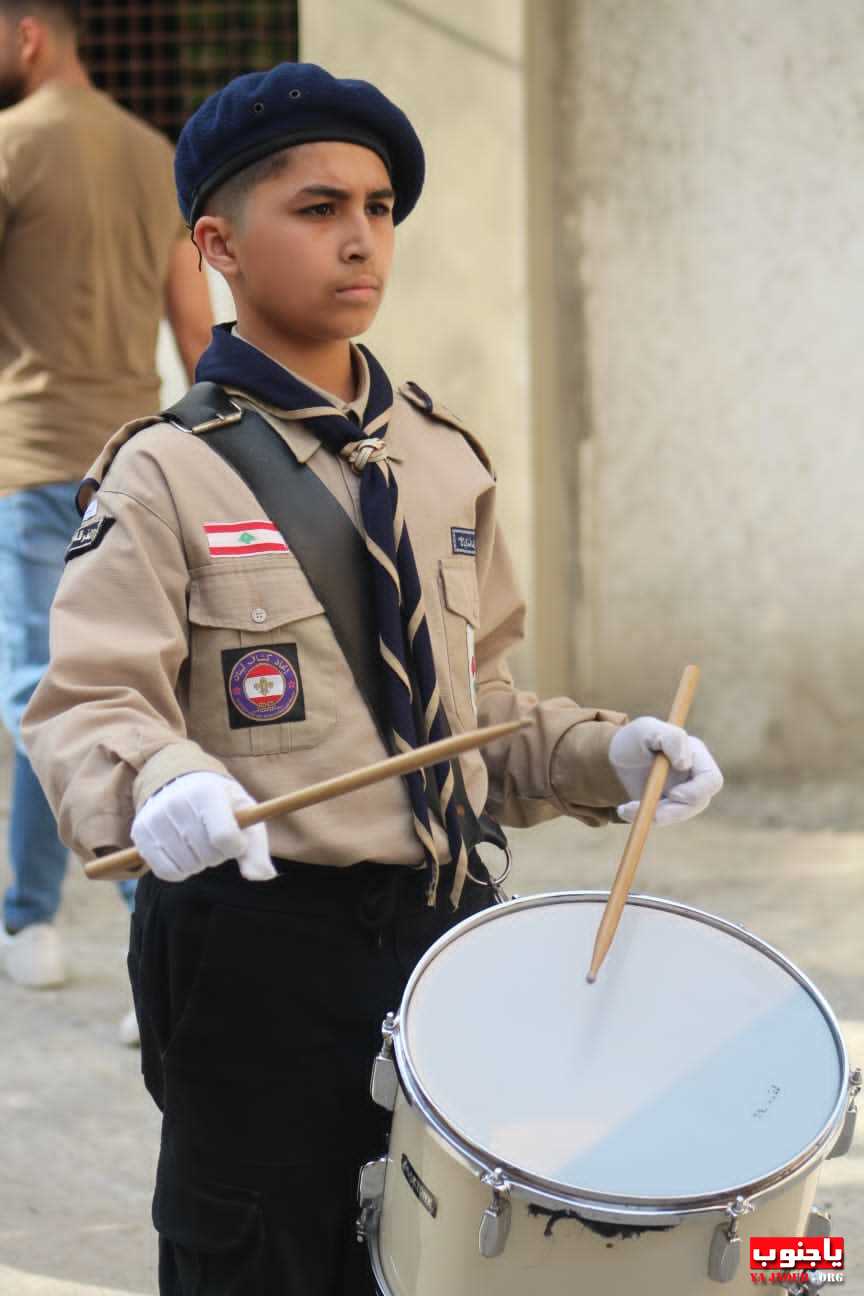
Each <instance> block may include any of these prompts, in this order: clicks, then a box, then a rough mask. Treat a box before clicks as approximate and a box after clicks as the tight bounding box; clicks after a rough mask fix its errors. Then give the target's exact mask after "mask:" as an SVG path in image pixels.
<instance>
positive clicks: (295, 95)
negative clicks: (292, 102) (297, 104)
mask: <svg viewBox="0 0 864 1296" xmlns="http://www.w3.org/2000/svg"><path fill="white" fill-rule="evenodd" d="M302 94H303V91H302V90H289V91H288V98H289V99H299V98H300V96H301V95H302Z"/></svg>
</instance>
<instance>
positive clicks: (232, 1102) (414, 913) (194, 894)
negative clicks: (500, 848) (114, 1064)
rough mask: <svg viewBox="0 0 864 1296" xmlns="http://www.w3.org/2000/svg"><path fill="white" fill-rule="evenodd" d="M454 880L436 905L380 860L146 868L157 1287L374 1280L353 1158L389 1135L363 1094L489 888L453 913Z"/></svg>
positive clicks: (283, 1289) (368, 1292)
mask: <svg viewBox="0 0 864 1296" xmlns="http://www.w3.org/2000/svg"><path fill="white" fill-rule="evenodd" d="M472 871H474V872H476V871H477V865H473V866H472ZM482 875H483V874H482V872H481V873H480V874H478V876H482ZM449 882H450V871H449V870H442V879H441V886H440V889H439V903H438V906H437V908H435V909H430V908H429V907H428V905H427V904H426V901H425V896H424V890H423V885H424V883H423V876H422V874H420V873H417V872H413V871H409V870H407V869H393V868H386V867H384V866H380V865H373V864H368V865H358V866H356V867H355V868H352V869H345V870H338V869H328V868H316V867H312V866H308V865H295V864H286V865H285V866H284V869H283V871H281V872H280V876H279V877H278V878H277V879H276V880H275V881H272V882H266V883H251V882H247V881H245V880H244V879H243V878H241V876H240V874H239V872H238V870H237V867H236V865H235V864H234V863H233V862H229V863H227V864H224V865H222V866H221V867H219V868H217V869H210V870H207V871H206V872H205V873H202V874H199V875H198V876H197V877H194V878H190V879H188V880H187V881H185V882H183V883H180V884H174V885H172V884H168V883H164V882H160V881H159V880H158V879H157V878H155V877H154V876H153V875H152V874H148V875H146V876H145V877H144V878H143V879H142V881H141V882H140V883H139V886H138V893H137V896H136V902H135V913H134V916H133V920H132V940H131V944H130V953H129V974H130V978H131V981H132V990H133V994H134V997H135V1007H136V1011H137V1014H138V1021H139V1025H140V1028H141V1060H142V1069H143V1072H144V1079H145V1083H146V1085H147V1088H148V1090H149V1091H150V1093H151V1094H152V1096H153V1098H154V1100H155V1101H156V1103H157V1104H158V1106H159V1107H160V1108H161V1110H162V1113H163V1121H162V1142H161V1148H160V1158H159V1168H158V1171H157V1180H156V1191H155V1195H154V1199H153V1222H154V1225H155V1227H156V1229H157V1231H158V1233H159V1240H160V1263H159V1290H160V1293H161V1296H374V1293H375V1292H376V1291H377V1288H376V1285H375V1282H374V1280H373V1278H372V1275H371V1271H370V1268H369V1264H368V1260H367V1256H366V1248H365V1247H364V1246H362V1245H361V1244H359V1243H358V1242H357V1241H356V1237H355V1234H354V1222H355V1218H356V1214H357V1205H356V1186H357V1174H358V1171H359V1168H360V1166H361V1165H362V1164H363V1163H364V1162H365V1161H368V1160H371V1159H373V1158H374V1157H378V1156H381V1155H382V1154H383V1152H384V1151H385V1148H386V1135H387V1126H388V1123H389V1113H386V1112H384V1111H382V1110H381V1109H380V1108H378V1107H377V1106H376V1105H375V1104H374V1103H373V1102H372V1100H371V1099H370V1097H369V1078H370V1074H371V1069H372V1061H373V1058H374V1056H375V1054H376V1053H377V1052H378V1048H379V1046H380V1040H381V1022H382V1020H383V1018H384V1016H385V1014H386V1013H387V1012H391V1011H396V1010H397V1009H398V1007H399V1003H400V999H401V996H402V991H403V989H404V986H405V983H406V981H407V979H408V977H409V975H410V973H411V971H412V970H413V968H414V966H415V964H416V963H417V961H418V959H419V958H420V957H421V955H422V954H423V953H424V952H425V950H426V949H428V947H429V946H430V945H431V944H432V943H433V942H434V941H435V940H437V938H438V937H439V936H440V935H441V934H442V933H443V932H445V931H447V930H448V929H449V928H450V927H452V926H453V925H454V924H455V923H456V922H458V921H461V919H462V918H465V917H467V916H468V915H469V914H471V913H475V912H478V911H479V910H481V909H485V908H487V907H488V906H489V905H490V904H492V903H493V902H494V899H495V897H494V894H493V892H492V890H491V889H490V888H489V887H488V886H484V885H479V884H477V883H474V882H472V881H470V880H469V881H468V882H466V885H465V891H464V893H463V897H462V900H461V902H460V905H459V909H458V911H457V912H455V913H454V912H453V910H452V909H451V907H450V904H449V900H448V893H449Z"/></svg>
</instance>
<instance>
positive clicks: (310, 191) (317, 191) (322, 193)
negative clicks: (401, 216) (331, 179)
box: [296, 185, 396, 199]
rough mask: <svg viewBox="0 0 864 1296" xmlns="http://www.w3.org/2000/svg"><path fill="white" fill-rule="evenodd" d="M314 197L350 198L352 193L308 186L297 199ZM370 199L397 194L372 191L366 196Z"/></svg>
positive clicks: (301, 190)
mask: <svg viewBox="0 0 864 1296" xmlns="http://www.w3.org/2000/svg"><path fill="white" fill-rule="evenodd" d="M305 196H314V197H316V198H350V197H351V193H350V190H348V189H337V188H334V187H333V186H332V185H306V186H305V188H303V189H298V191H297V194H296V197H297V198H302V197H305ZM366 197H367V199H369V198H395V197H396V194H395V192H394V191H393V190H392V189H371V190H369V192H368V193H367V194H366Z"/></svg>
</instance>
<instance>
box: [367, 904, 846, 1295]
mask: <svg viewBox="0 0 864 1296" xmlns="http://www.w3.org/2000/svg"><path fill="white" fill-rule="evenodd" d="M605 901H606V895H605V893H603V894H600V893H596V892H590V893H589V892H562V893H556V894H552V895H538V896H528V897H525V898H522V899H519V900H514V901H511V902H509V903H507V904H504V905H501V906H497V907H495V908H492V909H489V910H486V911H485V912H483V913H480V914H477V915H475V916H474V917H472V918H469V919H468V920H467V921H465V922H464V923H462V924H460V925H459V926H458V927H456V928H454V929H453V930H452V931H451V932H449V933H447V935H445V936H443V937H442V938H441V939H440V940H439V941H438V942H437V944H435V945H434V946H432V948H431V949H430V950H429V951H428V952H427V954H426V955H425V956H424V958H423V959H422V960H421V962H420V963H419V964H418V966H417V968H416V970H415V971H414V974H413V976H412V977H411V979H410V981H409V983H408V985H407V987H406V989H405V993H404V996H403V999H402V1004H401V1007H400V1009H399V1014H398V1018H395V1019H389V1020H388V1022H387V1023H386V1024H385V1042H384V1046H383V1048H382V1053H381V1056H380V1057H379V1059H378V1060H377V1062H376V1069H375V1073H374V1076H373V1096H374V1097H375V1098H376V1100H377V1101H379V1102H382V1103H383V1104H384V1105H388V1106H392V1107H393V1124H392V1131H391V1136H390V1145H389V1151H388V1155H387V1156H386V1157H385V1158H383V1159H382V1160H381V1161H378V1162H371V1163H370V1164H369V1165H368V1166H366V1167H365V1168H364V1171H363V1174H362V1175H361V1220H360V1224H361V1231H362V1233H363V1234H364V1235H365V1237H366V1238H367V1241H368V1244H369V1247H370V1253H371V1259H372V1265H373V1269H374V1272H375V1276H376V1280H377V1282H378V1285H379V1287H380V1289H381V1291H382V1292H383V1293H385V1296H441V1294H442V1293H447V1296H483V1294H484V1293H495V1296H526V1293H530V1296H552V1294H554V1296H575V1293H576V1292H579V1293H587V1292H589V1291H590V1292H598V1293H599V1292H603V1293H606V1294H607V1296H618V1293H622V1294H623V1293H625V1292H629V1291H639V1292H645V1293H657V1296H660V1293H662V1294H663V1296H713V1294H714V1293H719V1291H720V1290H721V1288H720V1286H719V1284H726V1287H725V1290H726V1291H728V1292H743V1291H745V1290H746V1291H749V1290H752V1283H751V1279H750V1256H749V1239H750V1236H751V1235H753V1236H760V1237H773V1236H781V1237H788V1236H795V1235H799V1234H803V1235H808V1227H809V1228H812V1230H813V1231H814V1232H817V1231H818V1232H820V1233H824V1232H825V1227H824V1220H823V1221H822V1227H819V1221H818V1220H817V1217H816V1216H814V1217H813V1218H812V1219H811V1217H810V1212H811V1207H812V1204H813V1196H814V1193H815V1189H816V1178H817V1174H818V1170H819V1167H820V1165H821V1163H822V1161H824V1160H825V1159H826V1157H828V1156H829V1155H830V1154H831V1153H832V1148H837V1149H839V1148H840V1147H841V1145H843V1146H844V1147H845V1146H848V1141H849V1139H850V1138H851V1122H852V1121H853V1120H854V1115H853V1112H854V1102H853V1101H852V1097H854V1094H853V1095H852V1096H850V1088H851V1087H852V1080H851V1079H850V1076H849V1068H848V1063H847V1058H846V1051H845V1048H844V1044H843V1040H842V1037H841V1035H840V1031H839V1029H838V1027H837V1023H836V1021H835V1019H834V1016H833V1014H832V1013H831V1010H830V1008H829V1007H828V1005H827V1004H826V1003H825V1001H824V1000H823V999H822V997H821V996H820V995H819V993H818V991H817V990H816V989H815V988H814V986H813V985H812V984H811V983H810V981H809V980H808V979H807V977H805V976H804V975H803V973H801V972H800V971H799V970H798V969H797V968H796V967H794V966H793V964H791V963H790V962H789V961H788V960H787V959H785V958H784V957H783V956H782V955H781V954H779V953H778V952H777V951H776V950H774V949H772V948H771V947H770V946H769V945H766V944H765V942H764V941H761V940H758V939H757V938H756V937H755V936H752V935H751V934H750V933H749V932H747V931H745V930H744V929H743V928H741V927H738V926H735V925H734V924H732V923H729V922H724V921H723V920H722V919H719V918H715V917H712V916H711V915H710V914H707V913H702V912H700V911H699V910H696V909H692V908H689V907H688V906H685V905H681V904H675V903H672V902H670V901H667V900H659V899H653V898H651V897H648V896H632V897H631V898H630V900H629V901H628V903H627V905H626V907H625V910H624V913H623V915H622V918H621V923H620V926H619V928H618V932H617V935H616V937H615V942H614V945H613V947H612V949H611V950H610V952H609V954H608V955H607V958H606V961H605V963H604V964H603V967H602V969H601V971H600V973H599V976H598V978H597V982H596V984H594V985H593V986H589V985H587V984H586V981H585V974H586V971H587V968H588V966H589V963H590V958H591V951H592V948H593V944H594V937H595V934H596V931H597V925H598V922H599V920H600V916H601V913H602V909H603V905H604V904H605ZM856 1092H857V1090H856ZM828 1231H830V1230H828Z"/></svg>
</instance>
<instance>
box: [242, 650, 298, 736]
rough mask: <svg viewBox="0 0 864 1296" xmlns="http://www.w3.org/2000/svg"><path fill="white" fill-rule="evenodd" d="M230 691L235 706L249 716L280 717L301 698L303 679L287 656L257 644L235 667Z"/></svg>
mask: <svg viewBox="0 0 864 1296" xmlns="http://www.w3.org/2000/svg"><path fill="white" fill-rule="evenodd" d="M228 692H229V694H230V697H231V701H232V702H233V703H234V706H235V707H236V708H237V710H238V711H239V712H240V713H241V714H242V715H244V716H246V717H248V719H250V720H279V719H281V717H282V716H285V715H287V714H288V712H289V711H290V710H291V708H292V707H293V706H294V704H295V702H296V701H297V698H298V697H299V695H300V683H299V681H298V679H297V672H296V671H295V669H294V667H293V666H292V665H291V663H290V661H289V660H288V658H287V657H283V656H282V654H281V653H278V652H272V651H271V650H270V649H269V648H257V649H256V650H255V651H254V652H248V653H246V655H245V656H244V657H241V658H240V660H239V661H238V662H237V663H236V664H235V666H234V667H233V669H232V671H231V674H230V676H229V677H228Z"/></svg>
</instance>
